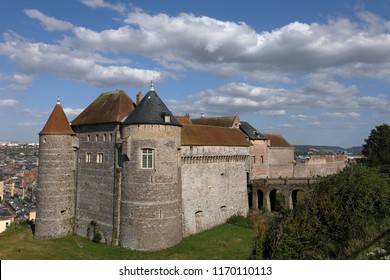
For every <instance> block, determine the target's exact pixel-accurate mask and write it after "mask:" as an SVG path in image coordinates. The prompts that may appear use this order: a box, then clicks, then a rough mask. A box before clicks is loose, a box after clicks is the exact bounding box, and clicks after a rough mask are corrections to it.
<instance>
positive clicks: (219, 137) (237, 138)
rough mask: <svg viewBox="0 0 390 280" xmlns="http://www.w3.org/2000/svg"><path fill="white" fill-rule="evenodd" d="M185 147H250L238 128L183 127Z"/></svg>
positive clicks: (182, 142) (182, 137) (182, 140)
mask: <svg viewBox="0 0 390 280" xmlns="http://www.w3.org/2000/svg"><path fill="white" fill-rule="evenodd" d="M181 144H182V145H183V146H245V147H247V146H250V145H251V143H250V142H249V141H247V140H246V138H245V135H244V134H243V133H242V132H241V131H240V130H239V129H237V128H225V127H217V126H207V125H183V126H182V128H181Z"/></svg>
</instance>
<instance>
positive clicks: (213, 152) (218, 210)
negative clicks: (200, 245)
mask: <svg viewBox="0 0 390 280" xmlns="http://www.w3.org/2000/svg"><path fill="white" fill-rule="evenodd" d="M248 160H250V158H249V148H248V147H223V146H220V147H215V146H212V147H211V146H183V147H181V163H182V166H181V170H182V199H183V236H188V235H191V234H194V233H198V232H201V231H203V230H206V229H209V228H212V227H214V226H216V225H219V224H222V223H224V222H226V220H227V219H228V218H229V217H231V216H232V215H235V214H240V215H246V214H247V212H248V196H247V176H246V174H247V172H249V170H248Z"/></svg>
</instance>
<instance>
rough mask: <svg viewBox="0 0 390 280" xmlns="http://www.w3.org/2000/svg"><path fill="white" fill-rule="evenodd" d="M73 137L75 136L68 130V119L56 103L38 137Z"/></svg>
mask: <svg viewBox="0 0 390 280" xmlns="http://www.w3.org/2000/svg"><path fill="white" fill-rule="evenodd" d="M51 134H57V135H73V134H75V133H74V132H73V130H72V129H71V128H70V125H69V121H68V118H67V117H66V115H65V113H64V110H63V109H62V106H61V104H60V103H59V102H57V104H56V106H55V107H54V109H53V111H52V112H51V115H50V117H49V119H48V120H47V122H46V124H45V126H44V127H43V129H42V131H41V132H40V133H39V135H51Z"/></svg>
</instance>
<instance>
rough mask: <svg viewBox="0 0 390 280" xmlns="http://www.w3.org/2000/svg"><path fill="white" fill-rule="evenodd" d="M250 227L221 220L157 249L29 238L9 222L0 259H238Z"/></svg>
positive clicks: (245, 254) (248, 242) (0, 241)
mask: <svg viewBox="0 0 390 280" xmlns="http://www.w3.org/2000/svg"><path fill="white" fill-rule="evenodd" d="M254 235H255V231H254V230H253V229H249V228H247V227H243V226H238V225H233V224H229V223H228V224H224V225H221V226H218V227H216V228H213V229H211V230H208V231H205V232H202V233H200V234H196V235H193V236H190V237H188V238H185V239H184V240H183V241H182V242H181V243H180V244H178V245H176V246H175V247H172V248H169V249H166V250H161V251H158V252H139V251H131V250H126V249H122V248H118V247H111V246H107V245H105V244H96V243H93V242H91V241H89V240H87V239H85V238H82V237H79V236H73V235H71V236H67V237H64V238H59V239H52V240H37V239H34V238H33V235H32V233H31V230H30V229H29V228H28V226H27V225H23V224H22V225H13V226H12V227H11V228H10V229H8V230H7V231H5V232H3V233H2V234H0V247H1V250H0V259H1V260H69V259H72V260H91V259H92V260H132V259H136V260H175V259H177V260H189V259H192V260H217V259H221V260H229V259H230V260H232V259H233V260H242V259H248V258H249V255H250V252H251V250H252V240H253V237H254Z"/></svg>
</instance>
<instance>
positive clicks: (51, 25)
mask: <svg viewBox="0 0 390 280" xmlns="http://www.w3.org/2000/svg"><path fill="white" fill-rule="evenodd" d="M24 13H25V14H26V15H27V16H29V17H30V18H33V19H37V20H39V21H40V23H41V24H42V26H43V28H45V29H46V30H48V31H63V30H69V29H72V28H73V24H71V23H70V22H67V21H63V20H59V19H56V18H54V17H49V16H47V15H45V14H44V13H42V12H40V11H38V10H36V9H25V10H24Z"/></svg>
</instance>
